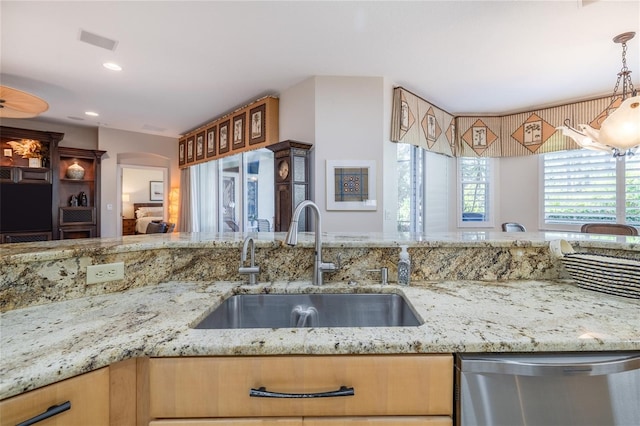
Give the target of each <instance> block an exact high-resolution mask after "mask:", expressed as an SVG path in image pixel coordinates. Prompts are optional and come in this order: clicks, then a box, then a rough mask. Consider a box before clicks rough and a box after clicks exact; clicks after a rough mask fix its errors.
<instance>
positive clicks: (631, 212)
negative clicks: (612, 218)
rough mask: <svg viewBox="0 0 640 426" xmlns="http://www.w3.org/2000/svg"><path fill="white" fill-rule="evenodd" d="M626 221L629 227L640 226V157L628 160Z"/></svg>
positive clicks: (628, 158) (626, 165) (626, 173)
mask: <svg viewBox="0 0 640 426" xmlns="http://www.w3.org/2000/svg"><path fill="white" fill-rule="evenodd" d="M625 167H626V172H625V194H626V206H625V219H626V222H627V223H628V224H629V225H635V226H638V225H640V155H636V156H633V157H627V158H626V163H625Z"/></svg>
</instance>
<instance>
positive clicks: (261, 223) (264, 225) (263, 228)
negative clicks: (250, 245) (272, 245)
mask: <svg viewBox="0 0 640 426" xmlns="http://www.w3.org/2000/svg"><path fill="white" fill-rule="evenodd" d="M258 232H271V224H270V223H269V221H268V220H267V219H258Z"/></svg>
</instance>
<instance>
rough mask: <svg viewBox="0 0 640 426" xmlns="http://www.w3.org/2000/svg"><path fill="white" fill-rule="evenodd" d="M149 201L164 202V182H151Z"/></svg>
mask: <svg viewBox="0 0 640 426" xmlns="http://www.w3.org/2000/svg"><path fill="white" fill-rule="evenodd" d="M149 200H151V201H163V200H164V182H162V181H155V180H152V181H150V182H149Z"/></svg>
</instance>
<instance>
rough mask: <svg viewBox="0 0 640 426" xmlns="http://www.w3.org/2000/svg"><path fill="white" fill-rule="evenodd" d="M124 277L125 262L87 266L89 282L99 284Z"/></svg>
mask: <svg viewBox="0 0 640 426" xmlns="http://www.w3.org/2000/svg"><path fill="white" fill-rule="evenodd" d="M123 279H124V262H116V263H105V264H103V265H89V266H87V284H98V283H104V282H107V281H117V280H123Z"/></svg>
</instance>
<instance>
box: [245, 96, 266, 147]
mask: <svg viewBox="0 0 640 426" xmlns="http://www.w3.org/2000/svg"><path fill="white" fill-rule="evenodd" d="M265 112H266V105H265V104H262V105H258V106H257V107H255V108H251V109H250V110H249V145H254V144H257V143H260V142H264V141H265V140H266V132H265V130H266V129H265V127H266V122H267V121H266V117H265Z"/></svg>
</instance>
